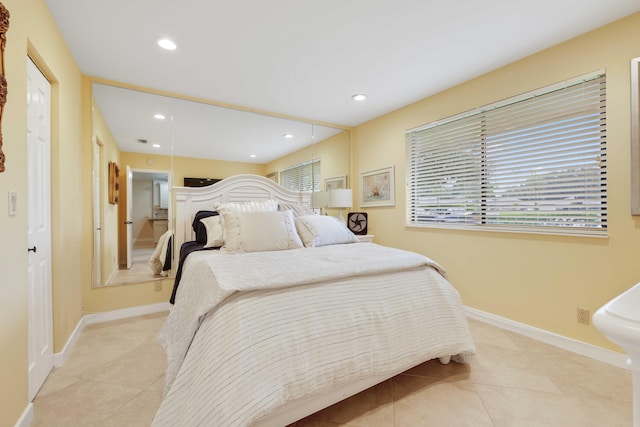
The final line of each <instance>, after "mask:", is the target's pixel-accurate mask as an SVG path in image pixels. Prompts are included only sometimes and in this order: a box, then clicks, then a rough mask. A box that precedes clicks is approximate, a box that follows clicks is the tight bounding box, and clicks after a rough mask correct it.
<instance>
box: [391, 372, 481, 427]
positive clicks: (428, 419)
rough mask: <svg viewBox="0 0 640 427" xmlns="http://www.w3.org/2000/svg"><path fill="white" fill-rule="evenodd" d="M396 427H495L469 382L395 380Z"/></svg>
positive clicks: (415, 378) (414, 377) (420, 378)
mask: <svg viewBox="0 0 640 427" xmlns="http://www.w3.org/2000/svg"><path fill="white" fill-rule="evenodd" d="M393 395H394V403H393V406H394V419H395V426H396V427H414V426H421V427H431V426H433V427H440V426H447V427H455V426H460V427H462V426H474V427H476V426H477V427H481V426H493V424H492V422H491V419H490V418H489V415H488V414H487V411H486V410H485V407H484V405H483V404H482V401H481V400H480V398H479V397H478V394H477V393H476V391H475V388H474V385H473V383H472V382H471V381H470V380H468V379H459V380H448V379H436V378H430V377H418V376H413V375H398V376H396V377H394V378H393Z"/></svg>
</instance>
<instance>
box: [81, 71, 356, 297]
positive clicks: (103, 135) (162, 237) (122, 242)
mask: <svg viewBox="0 0 640 427" xmlns="http://www.w3.org/2000/svg"><path fill="white" fill-rule="evenodd" d="M92 93H93V102H92V109H93V110H92V120H93V127H92V128H93V132H92V136H93V138H92V144H93V183H92V184H93V185H92V188H93V222H94V227H93V229H94V236H93V238H94V245H93V246H94V256H93V281H92V284H93V286H94V287H100V286H110V285H122V284H130V283H140V282H148V281H152V280H161V279H163V278H167V277H171V274H172V273H171V272H172V269H170V268H168V267H169V266H168V265H167V263H166V261H168V260H166V259H163V256H162V254H165V253H167V252H166V248H165V245H166V241H167V236H169V235H170V234H171V230H173V229H174V226H175V224H174V223H173V212H172V210H173V203H172V187H173V186H185V185H199V184H198V182H201V183H203V184H206V183H209V182H215V181H217V180H220V179H224V178H226V177H229V176H233V175H237V174H244V173H251V174H258V175H262V176H267V177H270V178H272V179H274V180H276V181H278V179H279V177H280V174H281V172H282V171H285V170H287V169H289V168H292V167H295V166H298V165H302V164H308V163H310V162H313V163H314V164H317V165H318V166H319V167H318V168H317V169H315V170H317V171H318V172H317V173H318V175H319V178H317V182H318V183H319V187H320V189H321V190H323V189H324V188H325V186H326V185H328V184H329V183H335V182H344V183H345V185H346V186H347V187H350V182H349V138H350V135H349V131H348V130H345V129H344V128H339V127H332V126H325V125H318V124H313V123H309V122H304V121H301V120H295V119H288V118H281V117H274V116H270V115H266V114H257V113H253V112H249V111H246V110H241V109H234V108H224V107H220V106H217V105H212V104H208V103H204V102H197V101H194V100H189V99H184V98H178V97H173V96H163V95H158V94H153V93H148V92H144V91H139V90H133V89H130V88H123V87H118V86H116V85H111V84H103V83H96V82H94V83H93V84H92ZM185 183H186V184H185ZM174 249H175V248H174ZM173 267H174V268H173V270H175V267H176V266H173Z"/></svg>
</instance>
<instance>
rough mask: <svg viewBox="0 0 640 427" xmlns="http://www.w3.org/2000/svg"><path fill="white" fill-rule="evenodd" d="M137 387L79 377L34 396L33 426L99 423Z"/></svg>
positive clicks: (65, 426) (128, 399) (90, 424)
mask: <svg viewBox="0 0 640 427" xmlns="http://www.w3.org/2000/svg"><path fill="white" fill-rule="evenodd" d="M138 393H140V391H139V390H136V389H133V388H129V387H122V386H118V385H113V384H106V383H99V382H93V381H86V380H78V381H76V382H74V383H72V384H70V385H68V386H67V387H64V388H63V389H60V390H58V391H57V392H56V393H50V394H48V395H44V396H37V397H36V399H35V408H34V420H33V423H32V424H31V426H32V427H40V426H42V427H57V426H61V427H68V426H98V425H101V422H102V421H103V420H105V419H106V418H108V417H109V416H111V415H113V414H115V413H116V412H117V411H118V410H119V409H120V408H121V407H122V406H124V405H125V404H126V403H127V402H129V401H130V400H131V399H132V398H133V397H134V396H136V395H137V394H138Z"/></svg>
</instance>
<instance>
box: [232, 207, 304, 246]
mask: <svg viewBox="0 0 640 427" xmlns="http://www.w3.org/2000/svg"><path fill="white" fill-rule="evenodd" d="M223 217H224V219H223V221H224V230H225V231H224V235H225V242H224V247H223V248H222V250H223V251H224V252H227V253H237V252H261V251H281V250H285V249H296V248H302V247H304V246H303V245H302V242H301V241H300V237H299V236H298V233H297V232H296V226H295V223H294V221H293V212H292V211H275V212H229V213H223Z"/></svg>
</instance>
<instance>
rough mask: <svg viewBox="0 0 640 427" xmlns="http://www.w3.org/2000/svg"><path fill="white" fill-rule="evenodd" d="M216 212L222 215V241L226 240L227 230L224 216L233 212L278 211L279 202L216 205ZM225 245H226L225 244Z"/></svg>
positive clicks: (265, 201) (264, 201)
mask: <svg viewBox="0 0 640 427" xmlns="http://www.w3.org/2000/svg"><path fill="white" fill-rule="evenodd" d="M215 208H216V210H217V211H218V212H219V213H220V215H222V222H221V224H222V240H223V242H224V241H225V240H226V233H227V229H226V227H225V226H224V214H225V213H232V212H273V211H277V210H278V201H277V200H270V199H267V200H254V201H248V202H227V203H216V205H215ZM223 244H224V243H223Z"/></svg>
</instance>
